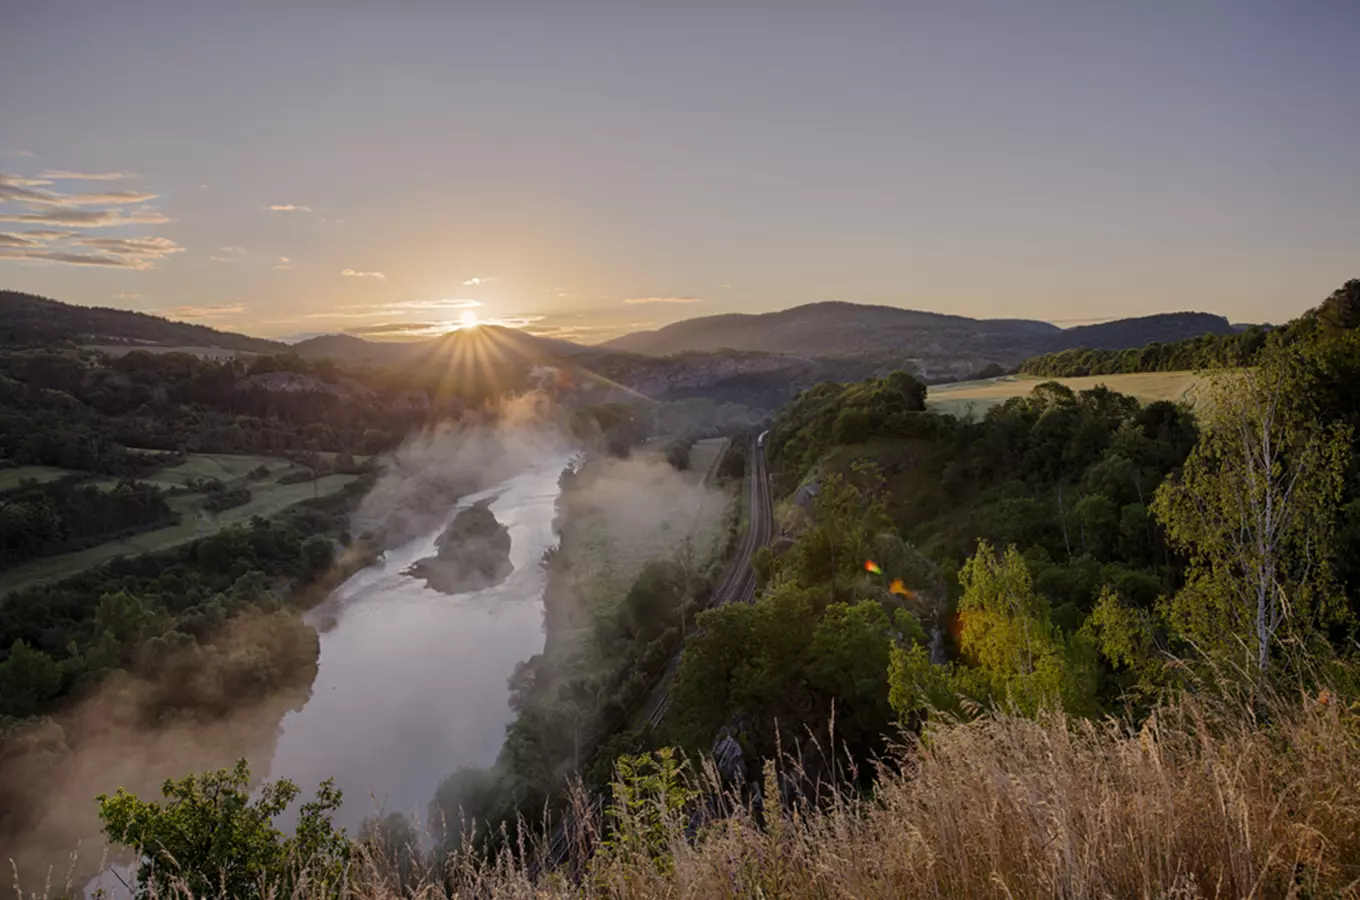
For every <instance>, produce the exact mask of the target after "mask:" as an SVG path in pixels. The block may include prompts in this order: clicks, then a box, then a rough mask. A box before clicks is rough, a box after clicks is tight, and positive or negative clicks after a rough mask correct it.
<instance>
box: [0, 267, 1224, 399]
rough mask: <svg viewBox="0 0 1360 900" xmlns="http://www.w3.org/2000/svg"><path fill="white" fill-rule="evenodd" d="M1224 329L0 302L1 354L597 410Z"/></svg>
mask: <svg viewBox="0 0 1360 900" xmlns="http://www.w3.org/2000/svg"><path fill="white" fill-rule="evenodd" d="M1234 330H1235V329H1234V328H1233V326H1232V325H1230V324H1229V323H1228V322H1227V320H1226V319H1223V318H1221V317H1219V316H1212V315H1208V314H1205V313H1173V314H1169V315H1160V316H1147V317H1143V318H1138V319H1123V320H1119V321H1115V322H1106V323H1102V324H1099V325H1088V326H1083V327H1080V328H1069V329H1061V328H1058V327H1057V326H1055V325H1052V324H1049V323H1047V322H1039V321H1033V320H1026V319H970V318H967V317H965V316H953V315H944V314H940V313H930V312H920V311H916V310H909V309H899V308H896V307H889V306H863V305H858V304H853V303H815V304H811V305H808V306H799V307H795V308H793V309H787V310H783V311H781V312H776V313H767V314H763V315H739V314H730V315H720V316H708V317H704V318H699V319H688V320H685V321H682V322H677V323H675V324H673V325H668V326H666V327H665V328H662V329H659V330H657V331H649V332H638V333H635V334H631V335H626V336H625V337H622V338H618V339H616V340H613V341H609V342H608V343H606V344H603V345H600V346H593V347H592V346H582V345H579V344H574V343H571V342H570V341H564V340H559V339H555V338H545V337H539V336H537V335H533V334H529V333H527V332H524V331H520V330H518V329H513V328H504V327H501V326H496V325H483V326H481V327H479V328H477V329H475V330H467V331H453V332H450V333H448V334H445V335H442V336H440V337H436V338H430V339H428V340H423V341H415V342H409V343H399V342H379V341H368V340H364V339H363V338H359V337H355V336H353V335H346V334H328V335H321V336H318V337H314V338H309V339H307V340H304V341H301V342H299V343H297V344H293V345H288V344H284V343H281V342H278V341H271V340H265V339H262V338H255V337H249V336H246V335H242V334H234V333H232V332H226V331H218V330H216V329H214V328H208V327H206V326H203V325H191V324H187V323H183V322H172V321H169V320H167V319H164V318H161V317H158V316H154V315H148V314H146V313H138V312H130V311H127V310H119V309H104V308H99V307H84V306H73V305H70V304H66V303H61V302H58V301H56V300H50V299H47V298H44V297H37V296H34V295H31V294H23V293H19V292H15V291H0V345H26V344H35V343H50V342H57V341H69V342H73V343H78V344H85V345H96V346H100V347H102V348H107V347H108V346H109V345H113V346H115V347H118V348H146V349H156V348H160V349H162V350H169V349H176V350H180V349H184V350H193V349H196V348H203V349H210V350H221V351H228V352H236V353H258V354H271V355H272V354H286V353H297V354H298V355H299V356H302V357H303V358H305V359H311V360H319V359H327V358H329V359H334V360H336V361H337V362H340V363H347V364H351V365H353V364H358V365H372V366H404V367H408V368H411V369H420V370H426V371H433V370H436V369H437V370H438V373H439V374H440V375H441V376H442V375H444V373H446V372H458V371H460V370H461V371H463V372H467V371H469V369H468V367H470V366H475V367H476V368H477V370H478V371H479V373H480V374H481V375H482V376H484V377H485V378H487V380H488V382H489V383H491V384H500V385H511V384H525V383H528V382H527V381H526V379H528V380H532V378H537V377H539V376H537V375H531V373H533V372H534V371H535V370H536V369H538V368H545V369H552V370H560V372H562V373H566V374H567V375H568V376H569V379H570V381H571V383H572V384H573V385H574V390H575V391H578V392H581V393H583V394H585V395H589V396H591V397H595V398H606V399H620V398H622V397H624V396H629V395H630V394H633V393H641V394H644V395H646V396H648V397H653V398H656V399H667V398H679V397H698V396H704V397H709V398H713V399H721V400H732V401H735V402H742V403H749V404H752V405H758V406H761V407H766V408H773V407H776V406H778V405H780V404H781V403H783V402H785V401H787V400H788V399H790V398H791V397H792V396H793V395H794V394H795V393H796V392H797V391H798V390H801V389H803V388H806V387H810V386H812V385H813V384H816V383H818V382H819V381H824V380H838V381H843V380H857V379H860V378H864V377H866V376H868V375H873V374H883V373H885V372H888V371H891V370H893V369H897V368H902V367H910V368H914V369H915V370H916V371H917V372H918V373H919V374H920V375H921V376H923V377H924V378H926V379H927V380H931V381H945V380H953V379H957V378H960V377H966V376H967V375H969V374H971V373H974V372H977V371H979V370H980V369H982V368H984V367H985V366H987V365H989V364H999V365H1001V366H1003V367H1006V368H1010V367H1013V366H1016V365H1018V364H1019V363H1020V362H1021V361H1022V360H1024V359H1026V358H1028V357H1031V356H1034V355H1037V354H1040V353H1048V352H1052V351H1054V350H1061V349H1066V348H1069V347H1077V346H1083V347H1093V348H1123V347H1140V346H1143V345H1144V344H1147V343H1149V342H1151V341H1160V342H1170V341H1175V340H1178V339H1181V338H1184V337H1188V336H1196V335H1201V334H1206V333H1213V334H1226V333H1231V332H1233V331H1234Z"/></svg>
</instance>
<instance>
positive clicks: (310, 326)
mask: <svg viewBox="0 0 1360 900" xmlns="http://www.w3.org/2000/svg"><path fill="white" fill-rule="evenodd" d="M1357 46H1360V3H1356V2H1350V0H1338V2H1332V3H1327V2H1310V0H1304V2H1279V3H1259V2H1252V0H1237V2H1223V3H1209V2H1189V3H1185V2H1146V3H1143V2H1129V3H1100V2H1096V3H1093V2H1070V3H1050V2H1020V3H1000V2H932V3H924V2H923V3H913V2H907V0H900V2H876V3H867V2H854V0H846V2H835V3H830V2H828V3H805V2H797V0H793V2H779V3H743V2H732V3H719V2H716V0H713V2H710V0H691V2H672V3H647V2H641V3H637V2H635V3H623V2H619V3H603V2H566V0H554V2H539V3H529V2H523V3H522V2H514V0H506V2H497V3H458V2H452V0H449V2H433V0H429V2H390V3H371V2H365V3H358V2H314V3H301V2H299V3H256V2H248V0H242V2H232V3H212V4H205V3H197V2H185V0H179V2H166V3H152V2H138V0H128V2H118V3H112V2H107V0H101V2H64V0H42V2H31V3H12V4H7V5H6V8H5V11H4V13H3V14H2V15H0V82H3V83H4V84H5V86H6V89H5V90H4V91H3V92H0V173H4V174H3V176H0V287H4V288H12V289H19V290H25V291H32V292H35V293H39V294H43V295H46V296H50V297H54V298H56V299H59V300H65V301H68V302H73V303H81V304H90V305H106V306H120V307H126V308H129V309H138V310H143V311H148V312H155V313H159V314H163V315H168V316H171V317H173V318H178V319H184V320H192V321H196V322H202V323H205V324H210V325H213V326H216V327H220V328H227V329H230V330H236V331H245V332H248V333H253V334H260V335H266V336H282V337H293V336H298V335H304V334H313V333H319V332H327V331H350V332H351V333H355V334H361V335H365V334H367V335H374V334H378V335H382V336H386V337H393V336H399V335H402V334H407V335H414V334H424V333H428V332H430V331H431V330H442V329H443V328H445V327H447V326H448V324H449V323H456V322H457V321H458V320H459V317H460V316H461V315H462V314H463V312H464V311H465V310H467V309H475V312H476V313H477V314H478V315H479V316H480V317H481V318H482V319H484V320H499V321H504V322H507V323H510V324H517V325H521V326H525V327H528V328H530V329H532V330H535V331H537V332H539V333H545V334H552V335H556V336H562V337H570V338H573V339H577V340H581V341H597V340H601V339H605V338H607V337H610V336H613V335H616V334H620V333H623V332H626V331H630V330H636V329H638V328H648V327H656V326H658V325H660V324H664V323H666V322H670V321H674V320H676V319H680V318H687V317H690V316H696V315H707V314H713V313H719V312H733V311H736V312H761V311H767V310H773V309H780V308H784V307H788V306H793V305H797V304H801V303H809V302H814V301H819V300H847V301H854V302H865V303H885V304H892V305H898V306H904V307H910V308H915V309H927V310H935V311H941V312H951V313H958V314H963V315H969V316H979V317H990V316H1005V317H1026V318H1042V319H1048V320H1051V321H1056V322H1058V323H1059V324H1066V323H1071V322H1077V321H1088V320H1092V319H1101V318H1110V317H1122V316H1127V315H1140V314H1145V313H1153V312H1164V311H1171V310H1178V309H1202V310H1206V311H1210V312H1217V313H1222V314H1224V315H1227V316H1229V317H1230V318H1232V319H1233V320H1235V321H1283V320H1285V319H1288V318H1290V317H1292V316H1294V315H1296V314H1298V313H1299V312H1300V311H1301V310H1302V309H1304V308H1305V307H1307V306H1311V305H1314V304H1315V303H1316V302H1318V301H1319V300H1320V299H1321V298H1322V297H1324V296H1325V295H1326V294H1327V293H1328V292H1330V291H1331V290H1332V289H1333V288H1335V287H1337V286H1338V285H1339V284H1340V283H1341V282H1343V281H1344V280H1346V278H1348V277H1356V276H1360V215H1357V210H1360V77H1357V74H1356V64H1355V52H1356V47H1357Z"/></svg>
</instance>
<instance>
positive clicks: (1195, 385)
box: [926, 372, 1203, 418]
mask: <svg viewBox="0 0 1360 900" xmlns="http://www.w3.org/2000/svg"><path fill="white" fill-rule="evenodd" d="M1045 381H1057V382H1061V383H1062V384H1065V385H1067V386H1068V387H1070V388H1071V389H1072V390H1074V391H1084V390H1087V389H1089V388H1093V387H1096V386H1097V385H1102V384H1103V385H1106V386H1107V387H1109V388H1110V389H1111V390H1114V391H1118V392H1119V393H1121V394H1129V395H1131V396H1134V397H1137V398H1138V399H1139V400H1141V401H1143V402H1144V403H1151V402H1152V401H1154V400H1174V401H1180V400H1185V401H1188V402H1191V403H1193V402H1194V400H1195V396H1196V394H1197V393H1198V389H1199V387H1200V385H1201V383H1202V382H1203V379H1202V378H1201V377H1200V376H1198V375H1196V374H1195V373H1194V372H1138V373H1135V374H1132V375H1090V376H1086V377H1082V378H1040V377H1038V376H1033V375H1006V376H1003V377H1001V378H988V379H986V380H985V381H961V382H958V383H956V384H941V385H937V386H934V387H931V388H930V392H929V394H928V395H927V398H926V404H927V405H928V406H929V407H930V408H931V409H934V410H936V411H937V412H943V413H950V414H952V415H955V416H959V417H960V418H967V417H969V416H981V415H983V414H985V413H986V412H987V410H989V409H991V408H992V407H993V406H998V405H1000V404H1002V403H1004V402H1006V401H1007V400H1009V399H1010V398H1012V397H1023V396H1025V395H1026V394H1028V393H1029V392H1030V391H1032V390H1034V386H1035V385H1037V384H1042V383H1043V382H1045Z"/></svg>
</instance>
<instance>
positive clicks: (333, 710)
mask: <svg viewBox="0 0 1360 900" xmlns="http://www.w3.org/2000/svg"><path fill="white" fill-rule="evenodd" d="M565 464H566V458H562V459H555V460H553V461H551V462H548V463H546V464H544V465H542V466H540V467H537V468H534V469H531V470H529V471H526V472H524V473H523V474H521V475H519V476H517V477H515V478H512V479H510V480H509V481H506V482H504V483H502V484H500V485H497V486H496V487H494V488H492V489H490V490H488V491H484V492H482V493H480V494H474V495H471V496H469V497H467V498H465V499H464V500H463V501H462V502H461V503H460V504H459V508H461V507H462V506H466V505H470V504H472V503H475V502H477V501H479V500H483V499H486V498H488V497H491V498H494V499H492V501H491V504H490V509H491V512H492V513H494V514H495V516H496V518H497V519H498V520H499V521H500V522H502V523H503V524H504V525H506V527H507V528H508V529H509V531H510V540H511V546H510V560H511V562H512V563H513V564H514V567H515V569H514V572H513V573H511V575H510V577H509V578H507V579H506V580H505V581H504V582H502V583H501V584H499V585H496V586H495V587H492V588H488V589H486V590H482V591H474V592H470V593H465V594H455V595H452V596H451V595H448V594H441V593H439V592H437V591H433V590H430V589H428V588H426V587H425V586H424V585H423V583H422V582H420V581H419V580H417V579H415V578H411V577H409V576H407V575H403V574H402V572H403V571H404V570H405V569H406V568H407V567H408V566H409V565H411V563H412V562H414V561H415V560H417V559H419V558H421V557H422V556H428V555H430V554H431V553H432V552H433V548H434V542H435V538H436V537H437V536H438V532H437V531H436V532H432V533H430V534H428V535H425V536H423V537H421V538H420V539H418V540H415V541H412V542H411V543H409V544H406V545H405V546H402V547H398V548H396V549H394V550H392V551H390V552H389V553H388V554H387V556H386V559H385V560H384V561H383V562H382V563H381V564H379V565H376V566H373V567H370V568H368V569H365V570H363V571H361V572H359V573H357V574H356V575H354V576H353V577H352V578H350V579H349V580H348V581H347V582H345V584H343V585H342V586H341V587H340V588H339V589H337V590H336V592H335V594H334V595H332V597H331V598H330V599H329V600H328V601H327V602H326V603H324V604H323V605H322V606H320V607H318V608H317V609H315V610H313V612H312V613H311V614H310V617H311V620H312V622H313V624H316V625H317V626H318V629H319V630H321V632H322V633H321V658H320V661H319V668H318V672H317V677H316V682H315V684H314V686H313V690H312V697H311V699H309V700H308V702H307V704H306V705H305V706H304V707H303V708H302V709H301V710H299V711H297V712H292V713H289V714H288V715H287V716H286V717H285V718H284V720H283V723H282V726H281V733H280V736H279V741H278V747H277V749H276V751H275V754H274V759H273V762H272V764H271V765H270V767H269V771H268V777H269V778H270V779H275V778H281V777H284V778H290V779H292V780H293V781H295V782H296V783H297V784H298V786H299V787H301V788H302V790H303V793H304V795H306V796H310V794H311V792H312V791H313V790H314V789H315V786H316V784H317V783H318V782H319V781H321V780H322V779H324V778H328V777H333V778H335V780H336V783H337V784H338V785H339V787H340V788H341V789H342V790H343V791H344V794H345V803H344V806H343V807H342V808H341V810H340V812H339V814H338V815H337V817H336V820H337V823H338V824H341V825H344V826H346V827H348V828H349V829H350V833H351V834H353V833H354V831H355V830H356V829H357V827H358V825H359V823H360V822H361V821H362V820H363V819H364V818H366V817H368V816H371V815H375V814H377V813H378V812H380V811H381V812H383V813H390V812H400V813H405V814H414V815H416V816H417V817H418V818H419V819H420V820H422V821H423V819H424V816H425V810H426V806H427V804H428V803H429V801H430V798H431V796H432V795H433V794H434V790H435V788H436V787H438V785H439V782H440V781H441V780H442V779H443V778H444V776H446V775H448V774H449V773H450V772H452V771H453V770H455V769H457V768H459V767H460V766H487V765H490V764H491V763H492V762H494V761H495V758H496V755H497V753H498V752H499V751H500V747H501V743H502V741H503V740H504V737H505V726H506V725H507V724H508V723H509V721H510V718H511V713H510V709H509V706H508V697H509V692H508V687H507V684H506V679H507V678H509V676H510V674H511V672H512V671H513V670H514V667H515V664H516V663H518V662H520V661H521V660H525V659H528V658H529V657H530V656H532V655H533V654H535V653H537V652H539V651H540V650H541V649H542V647H543V606H542V598H543V588H544V583H545V578H544V573H543V570H542V568H541V567H540V566H539V560H540V559H541V558H542V555H543V552H544V551H545V550H546V549H548V547H550V546H551V545H552V544H553V543H555V541H556V536H555V534H554V533H553V527H552V525H553V516H554V512H555V510H554V501H555V500H556V497H557V491H558V486H557V482H558V476H559V475H560V474H561V471H562V468H563V466H564V465H565ZM455 511H456V510H455ZM455 511H451V512H450V518H452V515H453V512H455ZM441 530H442V529H441ZM279 824H280V825H281V826H283V827H285V828H287V827H290V826H291V824H292V823H291V821H284V822H280V823H279Z"/></svg>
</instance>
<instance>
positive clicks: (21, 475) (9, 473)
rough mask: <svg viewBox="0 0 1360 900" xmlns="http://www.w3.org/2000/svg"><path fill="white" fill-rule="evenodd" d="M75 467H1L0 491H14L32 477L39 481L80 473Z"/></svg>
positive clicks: (53, 479)
mask: <svg viewBox="0 0 1360 900" xmlns="http://www.w3.org/2000/svg"><path fill="white" fill-rule="evenodd" d="M79 474H80V473H79V472H77V471H75V470H73V469H58V468H56V467H55V466H16V467H15V468H13V469H0V491H12V490H14V489H15V488H17V487H18V486H19V485H21V484H23V483H24V482H25V481H27V480H29V479H30V478H31V479H33V480H34V481H36V482H38V483H40V484H41V483H43V482H46V481H56V480H57V479H58V478H65V477H66V476H67V475H79Z"/></svg>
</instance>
